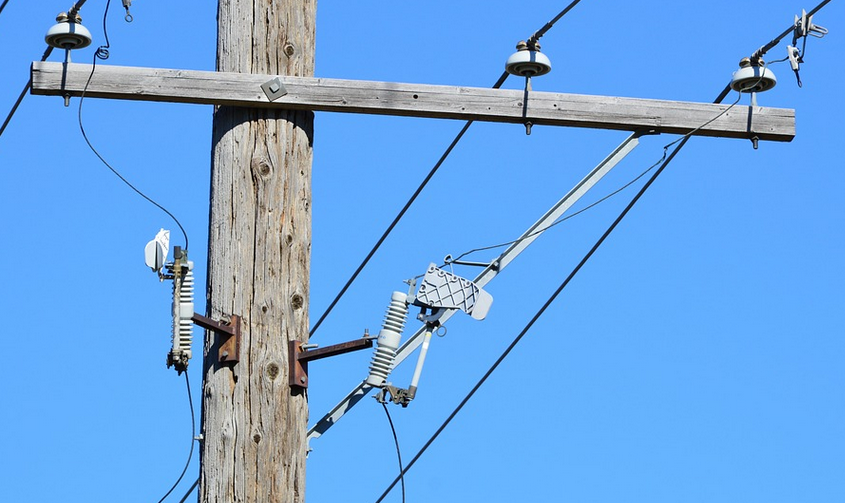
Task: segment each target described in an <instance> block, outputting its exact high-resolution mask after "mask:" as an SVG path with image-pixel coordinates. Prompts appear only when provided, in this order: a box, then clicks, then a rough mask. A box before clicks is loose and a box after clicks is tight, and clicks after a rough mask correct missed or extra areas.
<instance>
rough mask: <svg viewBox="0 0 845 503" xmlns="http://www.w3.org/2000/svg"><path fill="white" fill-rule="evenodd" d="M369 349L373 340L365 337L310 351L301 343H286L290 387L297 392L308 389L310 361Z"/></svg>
mask: <svg viewBox="0 0 845 503" xmlns="http://www.w3.org/2000/svg"><path fill="white" fill-rule="evenodd" d="M303 346H305V347H303ZM371 347H373V338H372V337H367V336H364V337H363V338H361V339H357V340H354V341H349V342H343V343H340V344H335V345H333V346H326V347H324V348H320V349H310V350H309V349H307V345H306V344H304V343H303V342H301V341H290V342H288V376H289V384H290V387H291V388H293V389H299V390H303V389H305V388H307V387H308V362H310V361H312V360H320V359H322V358H328V357H330V356H336V355H342V354H344V353H351V352H352V351H359V350H361V349H367V348H371Z"/></svg>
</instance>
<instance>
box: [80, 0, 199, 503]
mask: <svg viewBox="0 0 845 503" xmlns="http://www.w3.org/2000/svg"><path fill="white" fill-rule="evenodd" d="M83 3H85V1H84V0H81V1H79V2H77V3H76V4H75V5H74V6H73V7H72V8H71V11H74V12H78V11H79V7H81V6H82V4H83ZM110 5H111V0H107V1H106V6H105V9H104V12H103V36H104V37H105V39H106V43H105V45H101V46H100V47H98V48H97V50H96V51H95V52H94V58H93V62H92V66H91V73H90V74H89V75H88V80H87V82H86V83H85V87H84V88H83V89H82V94H81V95H80V96H79V110H78V119H79V130H80V132H81V133H82V137H83V138H84V139H85V143H87V144H88V147H89V148H90V149H91V151H92V152H94V154H95V155H96V156H97V157H98V158H99V159H100V161H102V162H103V164H105V165H106V167H107V168H109V170H111V172H112V173H114V174H115V175H116V176H117V177H118V178H119V179H120V180H121V181H123V183H125V184H126V185H128V186H129V188H131V189H132V190H134V191H135V192H136V193H137V194H138V195H140V196H141V197H143V198H144V199H146V200H147V201H149V202H150V203H152V204H153V205H154V206H156V207H157V208H159V209H160V210H162V211H163V212H164V213H166V214H167V215H168V216H170V218H172V219H173V221H174V222H176V225H178V226H179V229H181V230H182V234H183V235H184V237H185V250H187V249H188V234H187V233H186V232H185V229H184V228H183V227H182V224H181V223H179V220H177V219H176V217H175V216H173V214H172V213H170V212H169V211H168V210H167V209H166V208H164V207H163V206H161V205H160V204H158V203H157V202H155V201H154V200H152V199H151V198H150V197H148V196H147V195H146V194H144V193H143V192H141V191H140V190H138V189H137V188H136V187H135V186H134V185H132V184H131V183H129V181H128V180H126V178H124V177H123V176H122V175H121V174H120V173H119V172H118V171H117V170H116V169H115V168H114V167H112V166H111V164H109V163H108V162H107V161H106V160H105V159H104V158H103V156H102V155H100V153H99V152H98V151H97V149H96V148H94V145H92V144H91V141H90V140H89V139H88V135H87V134H86V133H85V126H84V125H83V121H82V104H83V103H84V101H85V93H86V91H87V90H88V86H89V85H90V84H91V79H92V78H93V77H94V72H95V71H96V69H97V60H98V59H102V60H106V59H108V58H109V47H110V44H109V33H108V23H107V21H108V13H109V6H110ZM184 374H185V387H186V389H187V393H188V407H189V408H190V411H191V447H190V450H189V451H188V460H187V461H186V462H185V467H184V468H183V469H182V472H181V473H180V474H179V477H178V478H177V479H176V482H174V483H173V486H171V487H170V489H169V490H168V491H167V492H166V493H165V494H164V496H162V497H161V499H160V500H159V501H158V503H162V502H163V501H164V500H165V499H167V497H168V496H170V494H171V493H172V492H173V491H174V490H175V489H176V487H177V486H178V485H179V483H180V482H181V481H182V479H183V478H184V477H185V474H186V473H187V471H188V468H189V467H190V465H191V459H193V456H194V442H195V438H196V434H197V430H196V428H197V426H196V415H195V412H194V401H193V397H192V396H191V382H190V379H189V378H188V372H187V371H185V372H184Z"/></svg>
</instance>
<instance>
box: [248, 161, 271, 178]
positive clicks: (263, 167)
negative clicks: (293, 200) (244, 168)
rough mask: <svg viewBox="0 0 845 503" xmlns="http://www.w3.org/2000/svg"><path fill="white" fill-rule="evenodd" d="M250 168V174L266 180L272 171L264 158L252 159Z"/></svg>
mask: <svg viewBox="0 0 845 503" xmlns="http://www.w3.org/2000/svg"><path fill="white" fill-rule="evenodd" d="M250 167H251V168H252V172H253V173H254V174H255V175H257V176H259V177H261V178H267V177H268V176H270V173H272V171H273V167H272V166H271V165H270V162H269V161H268V160H267V159H266V158H264V157H254V158H253V159H252V161H251V162H250Z"/></svg>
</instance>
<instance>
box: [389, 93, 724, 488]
mask: <svg viewBox="0 0 845 503" xmlns="http://www.w3.org/2000/svg"><path fill="white" fill-rule="evenodd" d="M728 92H730V86H728V87H727V88H726V90H725V91H723V92H722V93H720V94H719V97H718V98H716V100H715V101H714V103H721V101H722V100H723V99H725V96H727V94H728ZM724 113H725V112H724V111H723V112H722V114H724ZM713 120H715V119H713ZM702 127H703V126H702ZM693 132H694V131H691V132H690V133H688V134H686V135H684V136H683V137H682V138H681V139H679V140H677V141H675V142H673V143H677V144H678V145H677V146H676V147H675V149H674V150H672V153H671V154H670V155H669V156H668V157H666V154H665V149H664V160H663V162H662V164H661V165H660V167H659V168H658V169H657V171H655V172H654V174H653V175H652V176H651V178H649V179H648V180H647V181H646V183H645V184H644V185H643V186H642V187H641V188H640V190H639V191H638V192H637V194H636V195H634V198H633V199H631V201H630V202H629V203H628V205H627V206H626V207H625V209H623V210H622V213H620V214H619V216H617V217H616V219H615V220H614V221H613V223H612V224H611V225H610V227H608V228H607V230H605V231H604V233H603V234H602V235H601V237H600V238H599V239H598V241H596V243H595V244H594V245H593V246H592V248H590V250H589V251H588V252H587V254H586V255H584V257H583V258H582V259H581V261H580V262H578V265H576V266H575V268H574V269H573V270H572V272H570V273H569V275H568V276H567V277H566V279H564V280H563V282H562V283H561V284H560V286H558V288H557V289H556V290H555V291H554V293H552V295H551V296H550V297H549V298H548V300H546V302H545V303H544V304H543V306H542V307H541V308H540V309H539V310H538V311H537V312H536V313H535V314H534V316H533V317H532V318H531V320H530V321H529V322H528V324H527V325H525V327H524V328H523V329H522V330H521V331H520V332H519V334H518V335H517V336H516V337H515V338H514V340H513V341H511V343H510V344H509V345H508V347H507V348H506V349H505V351H504V352H503V353H502V354H501V355H500V356H499V358H497V359H496V361H495V362H494V363H493V365H491V366H490V368H489V369H488V370H487V372H485V373H484V375H483V376H482V377H481V379H479V381H478V382H477V383H476V384H475V386H473V387H472V389H471V390H470V391H469V393H468V394H467V395H466V396H465V397H464V398H463V400H461V402H460V403H459V404H458V406H457V407H456V408H455V410H453V411H452V413H451V414H449V416H448V417H447V418H446V420H445V421H444V422H443V424H441V425H440V427H439V428H437V430H436V431H435V432H434V434H433V435H432V436H431V438H429V439H428V441H427V442H426V443H425V444H424V445H423V447H422V448H421V449H420V450H419V452H417V454H416V455H415V456H414V458H413V459H411V461H410V462H409V463H408V465H407V466H406V467H405V469H404V470H403V471H402V472H401V473H400V474H399V475H398V476H397V477H396V478H395V479H394V480H393V482H392V483H391V484H390V485H389V486H388V487H387V489H385V491H384V493H382V495H381V496H380V497H379V499H377V500H376V503H381V501H383V500H384V498H385V497H386V496H387V495H388V494H389V493H390V491H391V490H392V489H393V488H394V487H395V486H396V483H397V482H398V481H399V480H400V478H402V477H404V476H405V474H406V473H408V470H410V469H411V467H412V466H413V465H414V463H416V462H417V460H418V459H419V458H420V457H421V456H422V454H423V453H424V452H425V451H426V450H427V449H428V448H429V446H431V444H432V443H434V441H435V440H436V439H437V437H439V436H440V433H442V432H443V430H444V429H446V427H447V426H448V425H449V423H451V422H452V419H454V418H455V416H457V415H458V413H459V412H460V411H461V409H463V407H464V405H466V404H467V402H469V400H470V399H471V398H472V397H473V395H475V393H476V392H477V391H478V390H479V388H481V386H482V385H483V384H484V383H485V382H486V381H487V379H488V378H489V377H490V376H491V375H492V374H493V372H494V371H495V370H496V369H497V368H498V367H499V365H500V364H501V363H502V362H503V361H504V360H505V358H507V356H508V355H509V354H510V353H511V351H513V349H514V348H515V347H516V345H517V344H519V342H520V341H521V340H522V338H523V337H525V334H526V333H528V330H530V329H531V327H532V326H534V323H536V322H537V320H538V319H539V318H540V316H542V315H543V313H545V312H546V310H547V309H548V308H549V306H551V304H552V303H553V302H554V301H555V299H557V297H558V295H560V293H561V292H562V291H563V290H564V288H566V287H567V285H569V283H570V281H572V279H573V278H574V277H575V275H576V274H578V272H579V271H580V270H581V268H582V267H583V266H584V264H586V263H587V261H588V260H589V259H590V258H591V257H592V256H593V254H594V253H595V252H596V250H598V249H599V247H600V246H601V245H602V243H604V241H605V240H606V239H607V238H608V236H610V234H611V233H612V232H613V231H614V229H616V227H617V226H618V225H619V223H620V222H621V221H622V219H624V218H625V216H626V215H627V214H628V212H630V211H631V209H632V208H633V207H634V205H635V204H636V203H637V201H639V199H640V198H641V197H642V195H643V194H644V193H645V191H646V190H648V188H649V187H651V185H652V184H653V183H654V181H655V180H656V179H657V177H658V176H660V174H661V173H662V172H663V170H664V169H666V166H668V165H669V163H670V162H671V161H672V159H674V157H675V155H676V154H677V153H678V152H679V151H680V150H681V148H683V146H684V145H685V144H686V142H687V141H688V140H689V139H690V135H691V134H692V133H693ZM671 145H672V143H670V144H669V145H667V146H666V148H668V147H669V146H671Z"/></svg>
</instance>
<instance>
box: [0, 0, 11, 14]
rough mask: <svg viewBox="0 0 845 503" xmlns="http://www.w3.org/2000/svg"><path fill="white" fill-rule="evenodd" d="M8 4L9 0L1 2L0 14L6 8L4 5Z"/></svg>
mask: <svg viewBox="0 0 845 503" xmlns="http://www.w3.org/2000/svg"><path fill="white" fill-rule="evenodd" d="M7 3H9V0H3V3H2V4H0V14H2V13H3V9H5V8H6V4H7Z"/></svg>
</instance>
